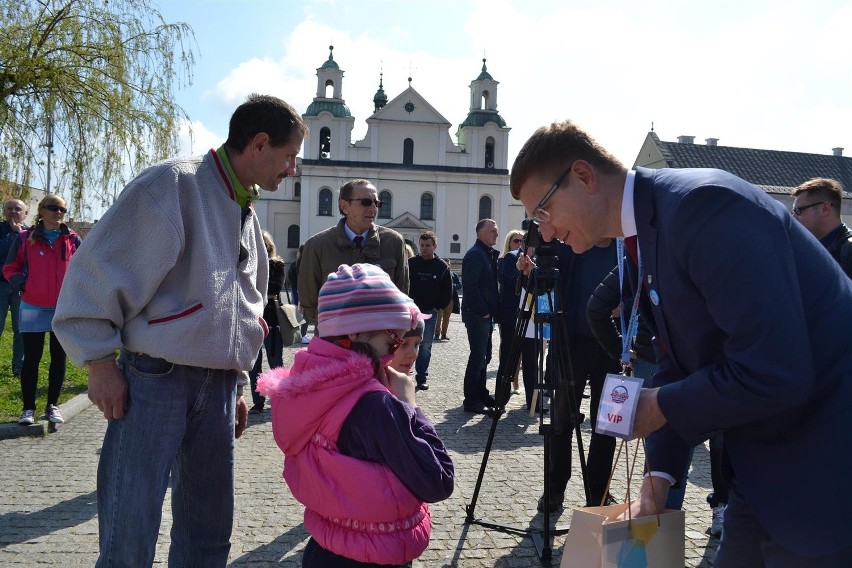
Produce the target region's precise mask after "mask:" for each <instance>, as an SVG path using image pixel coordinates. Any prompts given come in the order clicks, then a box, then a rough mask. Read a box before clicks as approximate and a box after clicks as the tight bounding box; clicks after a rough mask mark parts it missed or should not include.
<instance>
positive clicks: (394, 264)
mask: <svg viewBox="0 0 852 568" xmlns="http://www.w3.org/2000/svg"><path fill="white" fill-rule="evenodd" d="M337 205H338V209H339V210H340V214H341V215H343V218H342V219H341V220H340V222H339V223H337V225H335V226H334V227H330V228H328V229H326V230H324V231H320V232H319V233H317V234H316V235H314V236H312V237H311V238H309V239H308V240H307V242H305V248H304V250H303V251H302V258H301V264H300V266H299V283H298V287H299V304H300V305H301V306H302V309H303V310H304V313H305V316H306V317H307V318H308V319H309V320H310V321H311V322H314V323H316V321H317V298H318V297H319V289H320V287H321V286H322V285H323V283H324V282H325V279H326V277H327V276H328V275H329V273H332V272H336V271H337V267H338V266H340V265H341V264H355V263H358V262H367V263H370V264H375V265H378V266H379V267H381V268H382V270H384V271H385V272H387V273H388V276H390V278H391V280H392V281H393V283H394V284H396V286H397V288H399V289H400V290H401V291H402V292H403V293H404V294H408V260H407V257H406V254H405V241H404V240H403V238H402V235H400V234H399V233H397V232H396V231H394V230H392V229H388V228H387V227H382V226H379V225H376V223H375V220H376V215H377V214H378V212H379V207H381V205H382V202H381V201H379V198H378V190H376V186H374V185H373V184H372V183H370V182H369V181H368V180H365V179H353V180H350V181H348V182H347V183H346V184H345V185H344V186H343V187H341V188H340V198H339V199H338V202H337Z"/></svg>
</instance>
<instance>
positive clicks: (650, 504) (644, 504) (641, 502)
mask: <svg viewBox="0 0 852 568" xmlns="http://www.w3.org/2000/svg"><path fill="white" fill-rule="evenodd" d="M670 486H671V483H669V480H668V479H666V478H665V477H655V476H652V475H649V476H648V477H646V478H645V479H643V480H642V489H641V491H640V492H639V498H638V499H636V500H635V501H633V502H632V503H630V509H629V511H630V517H631V518H634V519H635V518H637V517H647V516H648V515H656V514H657V513H662V512H663V509H665V507H666V499H668V497H669V487H670ZM627 518H628V516H627V511H624V512H623V513H622V514H621V515H619V517H618V519H617V520H619V521H624V520H627Z"/></svg>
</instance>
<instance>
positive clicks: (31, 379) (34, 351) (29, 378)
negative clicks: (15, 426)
mask: <svg viewBox="0 0 852 568" xmlns="http://www.w3.org/2000/svg"><path fill="white" fill-rule="evenodd" d="M21 338H23V341H24V366H23V367H22V368H21V397H22V398H23V402H24V410H35V405H36V388H37V386H38V364H39V363H40V362H41V356H42V353H44V332H36V333H22V334H21ZM65 361H66V355H65V350H64V349H63V348H62V345H61V344H60V343H59V340H58V339H57V338H56V335H54V334H53V333H52V332H51V333H50V369H49V370H48V372H47V404H56V403H57V402H58V401H59V393H60V392H62V383H63V381H65Z"/></svg>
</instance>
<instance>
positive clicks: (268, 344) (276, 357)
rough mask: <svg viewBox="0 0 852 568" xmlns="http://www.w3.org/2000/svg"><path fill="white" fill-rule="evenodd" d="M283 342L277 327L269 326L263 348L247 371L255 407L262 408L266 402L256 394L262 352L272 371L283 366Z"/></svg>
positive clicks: (264, 398) (261, 364) (261, 363)
mask: <svg viewBox="0 0 852 568" xmlns="http://www.w3.org/2000/svg"><path fill="white" fill-rule="evenodd" d="M283 349H284V341H283V339H282V338H281V332H280V331H279V328H278V326H277V325H270V326H269V333H267V334H266V337H264V338H263V347H262V348H261V349H260V351H258V352H257V360H256V361H255V362H254V367H253V368H252V370H251V371H249V381H250V382H251V401H252V404H254V405H255V406H263V405H264V403H265V402H266V397H264V396H263V395H262V394H260V393H259V392H257V377H258V376H260V372H261V371H262V370H263V351H264V350H265V351H266V362H267V363H269V368H270V369H274V368H276V367H281V366H282V365H284V354H283V353H282V351H283Z"/></svg>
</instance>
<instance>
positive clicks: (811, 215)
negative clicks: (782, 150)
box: [792, 178, 852, 278]
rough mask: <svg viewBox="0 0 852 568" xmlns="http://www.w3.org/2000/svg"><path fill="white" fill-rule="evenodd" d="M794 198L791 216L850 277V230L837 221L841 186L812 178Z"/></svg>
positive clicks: (851, 262) (851, 247) (851, 243)
mask: <svg viewBox="0 0 852 568" xmlns="http://www.w3.org/2000/svg"><path fill="white" fill-rule="evenodd" d="M793 197H794V198H795V199H794V200H793V211H792V212H793V217H795V218H796V220H797V221H798V222H799V223H801V224H802V225H804V227H805V228H806V229H807V230H808V231H810V232H811V234H813V236H815V237H816V238H817V239H819V242H821V243H822V245H823V246H824V247H825V248H826V249H827V250H828V252H829V253H830V254H831V256H832V257H834V260H836V261H837V262H838V263H839V264H840V268H842V269H843V272H845V273H846V276H848V277H849V278H852V230H850V229H849V227H847V226H846V225H844V224H843V222H842V221H841V220H840V205H841V204H842V198H843V186H842V185H841V184H840V182H839V181H837V180H833V179H830V178H813V179H810V180H808V181H806V182H805V183H803V184H802V185H800V186H799V187H797V188H796V189H794V190H793Z"/></svg>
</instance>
